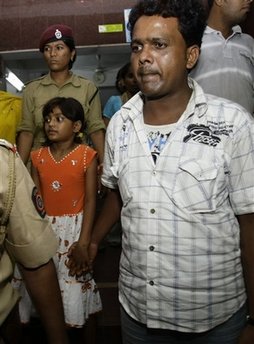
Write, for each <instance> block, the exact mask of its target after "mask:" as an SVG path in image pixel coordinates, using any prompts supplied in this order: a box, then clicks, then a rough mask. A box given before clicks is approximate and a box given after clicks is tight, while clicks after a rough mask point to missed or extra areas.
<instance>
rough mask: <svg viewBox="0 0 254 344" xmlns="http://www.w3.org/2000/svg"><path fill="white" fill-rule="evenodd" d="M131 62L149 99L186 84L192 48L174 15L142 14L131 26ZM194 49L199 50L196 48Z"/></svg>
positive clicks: (141, 87)
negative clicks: (179, 28) (188, 46)
mask: <svg viewBox="0 0 254 344" xmlns="http://www.w3.org/2000/svg"><path fill="white" fill-rule="evenodd" d="M131 47H132V54H131V62H132V67H133V73H134V76H135V78H136V80H137V82H138V85H139V87H140V90H141V91H142V92H143V94H144V95H145V96H147V97H148V98H160V97H164V96H166V95H169V94H174V93H176V92H177V91H178V90H180V89H181V88H182V87H183V85H184V86H185V85H186V78H187V68H192V66H193V65H194V63H195V62H196V60H195V61H193V62H190V59H189V57H190V51H191V49H190V48H188V49H187V47H186V44H185V41H184V39H183V37H182V35H181V33H180V32H179V30H178V20H177V19H176V18H163V17H161V16H142V17H140V18H139V19H138V20H137V22H136V24H135V27H134V30H133V36H132V43H131ZM196 49H198V48H197V47H196Z"/></svg>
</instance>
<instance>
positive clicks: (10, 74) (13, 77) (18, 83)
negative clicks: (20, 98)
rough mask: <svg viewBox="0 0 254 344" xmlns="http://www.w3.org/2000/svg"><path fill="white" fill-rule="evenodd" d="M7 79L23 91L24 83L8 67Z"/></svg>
mask: <svg viewBox="0 0 254 344" xmlns="http://www.w3.org/2000/svg"><path fill="white" fill-rule="evenodd" d="M5 79H6V80H7V81H8V82H9V83H10V84H11V85H12V86H14V87H15V88H16V89H17V90H18V91H22V89H23V87H24V83H23V82H22V81H21V80H20V79H19V78H18V77H17V76H16V75H15V74H14V73H13V72H12V71H10V70H9V69H8V68H7V69H6V75H5Z"/></svg>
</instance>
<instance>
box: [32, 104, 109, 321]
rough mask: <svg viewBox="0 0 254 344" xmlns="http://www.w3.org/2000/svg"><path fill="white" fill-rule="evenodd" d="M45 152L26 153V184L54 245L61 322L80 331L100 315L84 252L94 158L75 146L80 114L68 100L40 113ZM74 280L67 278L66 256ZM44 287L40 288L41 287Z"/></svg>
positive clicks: (91, 207) (81, 127) (94, 176)
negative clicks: (34, 191)
mask: <svg viewBox="0 0 254 344" xmlns="http://www.w3.org/2000/svg"><path fill="white" fill-rule="evenodd" d="M43 120H44V131H45V134H46V138H47V139H46V144H45V147H43V148H40V149H38V150H35V151H33V152H32V153H31V160H32V178H33V180H34V182H35V184H36V186H37V187H38V189H39V191H40V193H41V195H42V198H43V201H44V206H45V210H46V214H47V215H48V217H49V220H50V222H51V223H52V227H53V229H54V231H55V233H56V235H57V237H58V239H59V249H58V252H57V254H56V256H55V259H54V261H55V266H56V270H57V273H58V280H59V284H60V289H61V292H62V299H63V305H64V312H65V322H66V324H67V325H68V326H70V327H83V325H84V324H85V322H86V320H87V319H88V318H89V315H91V314H94V313H96V312H98V311H100V310H101V309H102V306H101V299H100V295H99V291H98V289H97V287H96V284H95V282H94V280H93V279H92V276H91V273H87V270H88V268H89V266H88V264H87V262H88V254H87V246H88V244H89V240H90V234H91V229H92V225H93V221H94V215H95V208H96V188H97V162H96V152H95V151H94V150H93V149H92V148H90V147H89V146H86V145H84V144H81V138H80V133H82V132H83V130H84V111H83V108H82V106H81V104H80V103H79V102H78V101H77V100H75V99H73V98H63V97H57V98H53V99H52V100H50V101H49V102H48V103H46V105H45V106H44V108H43ZM69 250H70V251H71V252H72V255H71V261H72V262H74V267H75V269H74V271H75V276H70V271H69V268H68V267H67V265H68V251H69ZM45 287H46V286H45Z"/></svg>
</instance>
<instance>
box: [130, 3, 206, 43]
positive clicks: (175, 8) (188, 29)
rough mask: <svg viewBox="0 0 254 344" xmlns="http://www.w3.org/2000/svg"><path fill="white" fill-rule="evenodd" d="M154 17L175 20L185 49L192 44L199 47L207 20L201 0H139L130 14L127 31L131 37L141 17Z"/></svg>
mask: <svg viewBox="0 0 254 344" xmlns="http://www.w3.org/2000/svg"><path fill="white" fill-rule="evenodd" d="M154 15H157V16H161V17H163V18H169V17H174V18H177V19H178V22H179V31H180V32H181V34H182V36H183V38H184V40H185V43H186V45H187V47H190V46H191V45H194V44H197V45H198V46H199V47H200V46H201V42H202V36H203V32H204V29H205V26H206V19H207V15H206V11H205V7H204V5H203V4H202V1H201V0H141V1H140V2H138V3H137V5H135V6H134V7H133V8H132V10H131V12H130V16H129V23H128V29H129V30H130V33H131V37H132V35H133V30H134V26H135V24H136V22H137V20H138V19H139V18H140V17H141V16H154Z"/></svg>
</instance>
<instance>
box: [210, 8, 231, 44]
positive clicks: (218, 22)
mask: <svg viewBox="0 0 254 344" xmlns="http://www.w3.org/2000/svg"><path fill="white" fill-rule="evenodd" d="M207 25H208V26H210V27H211V28H212V29H214V30H217V31H220V32H221V34H222V36H223V37H224V38H225V39H226V38H228V37H229V36H231V35H232V32H233V30H232V27H233V25H232V24H231V23H228V22H227V20H226V19H225V18H224V17H223V16H222V15H221V13H220V12H219V9H216V8H212V9H211V11H210V14H209V17H208V21H207Z"/></svg>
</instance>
